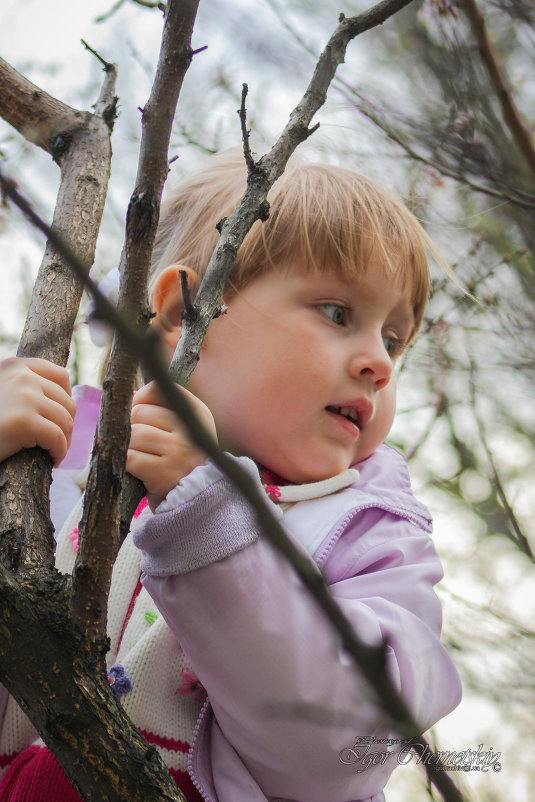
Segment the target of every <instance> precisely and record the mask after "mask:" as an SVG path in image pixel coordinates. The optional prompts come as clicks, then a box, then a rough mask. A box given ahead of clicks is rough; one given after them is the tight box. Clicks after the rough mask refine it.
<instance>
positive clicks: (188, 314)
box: [178, 270, 197, 322]
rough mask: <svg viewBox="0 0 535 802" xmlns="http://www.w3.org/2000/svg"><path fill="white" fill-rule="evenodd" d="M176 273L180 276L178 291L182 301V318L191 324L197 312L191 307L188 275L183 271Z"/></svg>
mask: <svg viewBox="0 0 535 802" xmlns="http://www.w3.org/2000/svg"><path fill="white" fill-rule="evenodd" d="M178 272H179V275H180V289H181V290H182V301H183V303H184V310H183V312H182V318H183V319H187V320H190V321H192V322H193V321H194V320H195V318H196V316H197V310H196V308H195V306H194V305H193V300H192V297H191V290H190V287H189V283H188V274H187V272H186V271H185V270H179V271H178Z"/></svg>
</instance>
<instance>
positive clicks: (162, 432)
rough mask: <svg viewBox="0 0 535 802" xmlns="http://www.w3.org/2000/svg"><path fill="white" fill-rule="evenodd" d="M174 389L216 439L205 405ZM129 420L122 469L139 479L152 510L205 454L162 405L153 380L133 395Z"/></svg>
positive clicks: (188, 393) (203, 458) (185, 391)
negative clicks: (124, 468) (128, 433)
mask: <svg viewBox="0 0 535 802" xmlns="http://www.w3.org/2000/svg"><path fill="white" fill-rule="evenodd" d="M178 389H180V390H181V392H183V393H184V394H185V395H186V396H187V398H188V400H189V401H190V403H191V404H192V406H193V408H194V410H195V412H196V413H197V416H198V417H199V420H200V421H201V423H203V425H204V426H205V427H206V429H207V431H209V432H210V433H211V434H213V436H214V440H216V430H215V424H214V419H213V417H212V414H211V412H210V410H209V409H208V407H207V406H206V405H205V404H203V403H202V401H199V399H198V398H196V397H195V396H194V395H193V394H192V393H190V392H188V391H187V390H184V388H178ZM131 422H132V433H131V436H130V446H129V449H128V455H127V461H126V470H127V471H128V472H129V473H131V474H132V475H133V476H135V477H136V478H137V479H141V481H142V482H143V484H144V485H145V488H146V490H147V500H148V502H149V505H150V507H151V509H152V510H155V509H156V507H157V506H158V504H159V503H160V502H161V501H163V499H164V498H165V497H166V495H167V493H168V492H169V490H171V489H172V488H173V487H175V485H177V484H178V482H179V481H180V480H181V479H183V478H184V476H186V475H187V474H188V473H190V472H191V471H192V470H193V469H194V468H195V467H197V466H198V465H202V464H203V463H204V462H205V460H206V455H205V454H203V453H202V452H201V451H199V450H198V449H197V448H195V446H193V445H192V443H191V441H190V440H189V438H188V436H187V432H186V430H185V428H184V426H183V425H182V424H181V423H180V421H179V419H178V418H177V416H176V415H175V413H174V412H171V410H169V409H167V407H166V406H164V405H163V402H162V398H161V395H160V394H159V392H158V389H157V387H156V384H155V383H154V382H150V383H149V384H146V385H145V386H144V387H142V388H141V389H140V390H138V391H137V393H136V394H135V395H134V399H133V402H132V415H131Z"/></svg>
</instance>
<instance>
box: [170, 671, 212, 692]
mask: <svg viewBox="0 0 535 802" xmlns="http://www.w3.org/2000/svg"><path fill="white" fill-rule="evenodd" d="M182 676H183V678H184V682H183V683H182V685H181V686H180V688H177V690H176V691H175V693H191V695H192V696H193V698H194V699H200V698H201V696H202V695H203V693H206V690H205V688H204V685H203V684H202V683H201V681H200V680H199V679H198V677H196V676H195V674H194V673H193V671H188V669H187V668H183V669H182Z"/></svg>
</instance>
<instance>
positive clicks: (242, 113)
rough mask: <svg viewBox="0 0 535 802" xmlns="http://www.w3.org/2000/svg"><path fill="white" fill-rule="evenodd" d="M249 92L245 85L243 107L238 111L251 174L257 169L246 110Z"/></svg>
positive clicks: (244, 148)
mask: <svg viewBox="0 0 535 802" xmlns="http://www.w3.org/2000/svg"><path fill="white" fill-rule="evenodd" d="M248 91H249V87H248V86H247V84H243V85H242V92H241V105H240V108H239V109H238V114H239V116H240V123H241V134H242V140H243V155H244V157H245V163H246V165H247V169H248V170H249V172H251V171H252V170H254V168H255V167H256V164H255V160H254V158H253V154H252V153H251V145H250V141H249V134H250V133H251V131H250V129H248V128H247V109H246V108H245V99H246V98H247V93H248Z"/></svg>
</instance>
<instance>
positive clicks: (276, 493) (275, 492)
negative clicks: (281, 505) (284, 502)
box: [264, 485, 281, 501]
mask: <svg viewBox="0 0 535 802" xmlns="http://www.w3.org/2000/svg"><path fill="white" fill-rule="evenodd" d="M264 490H265V491H266V493H267V494H268V496H269V497H270V499H271V501H278V500H279V499H280V497H281V491H280V487H277V485H264Z"/></svg>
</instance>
